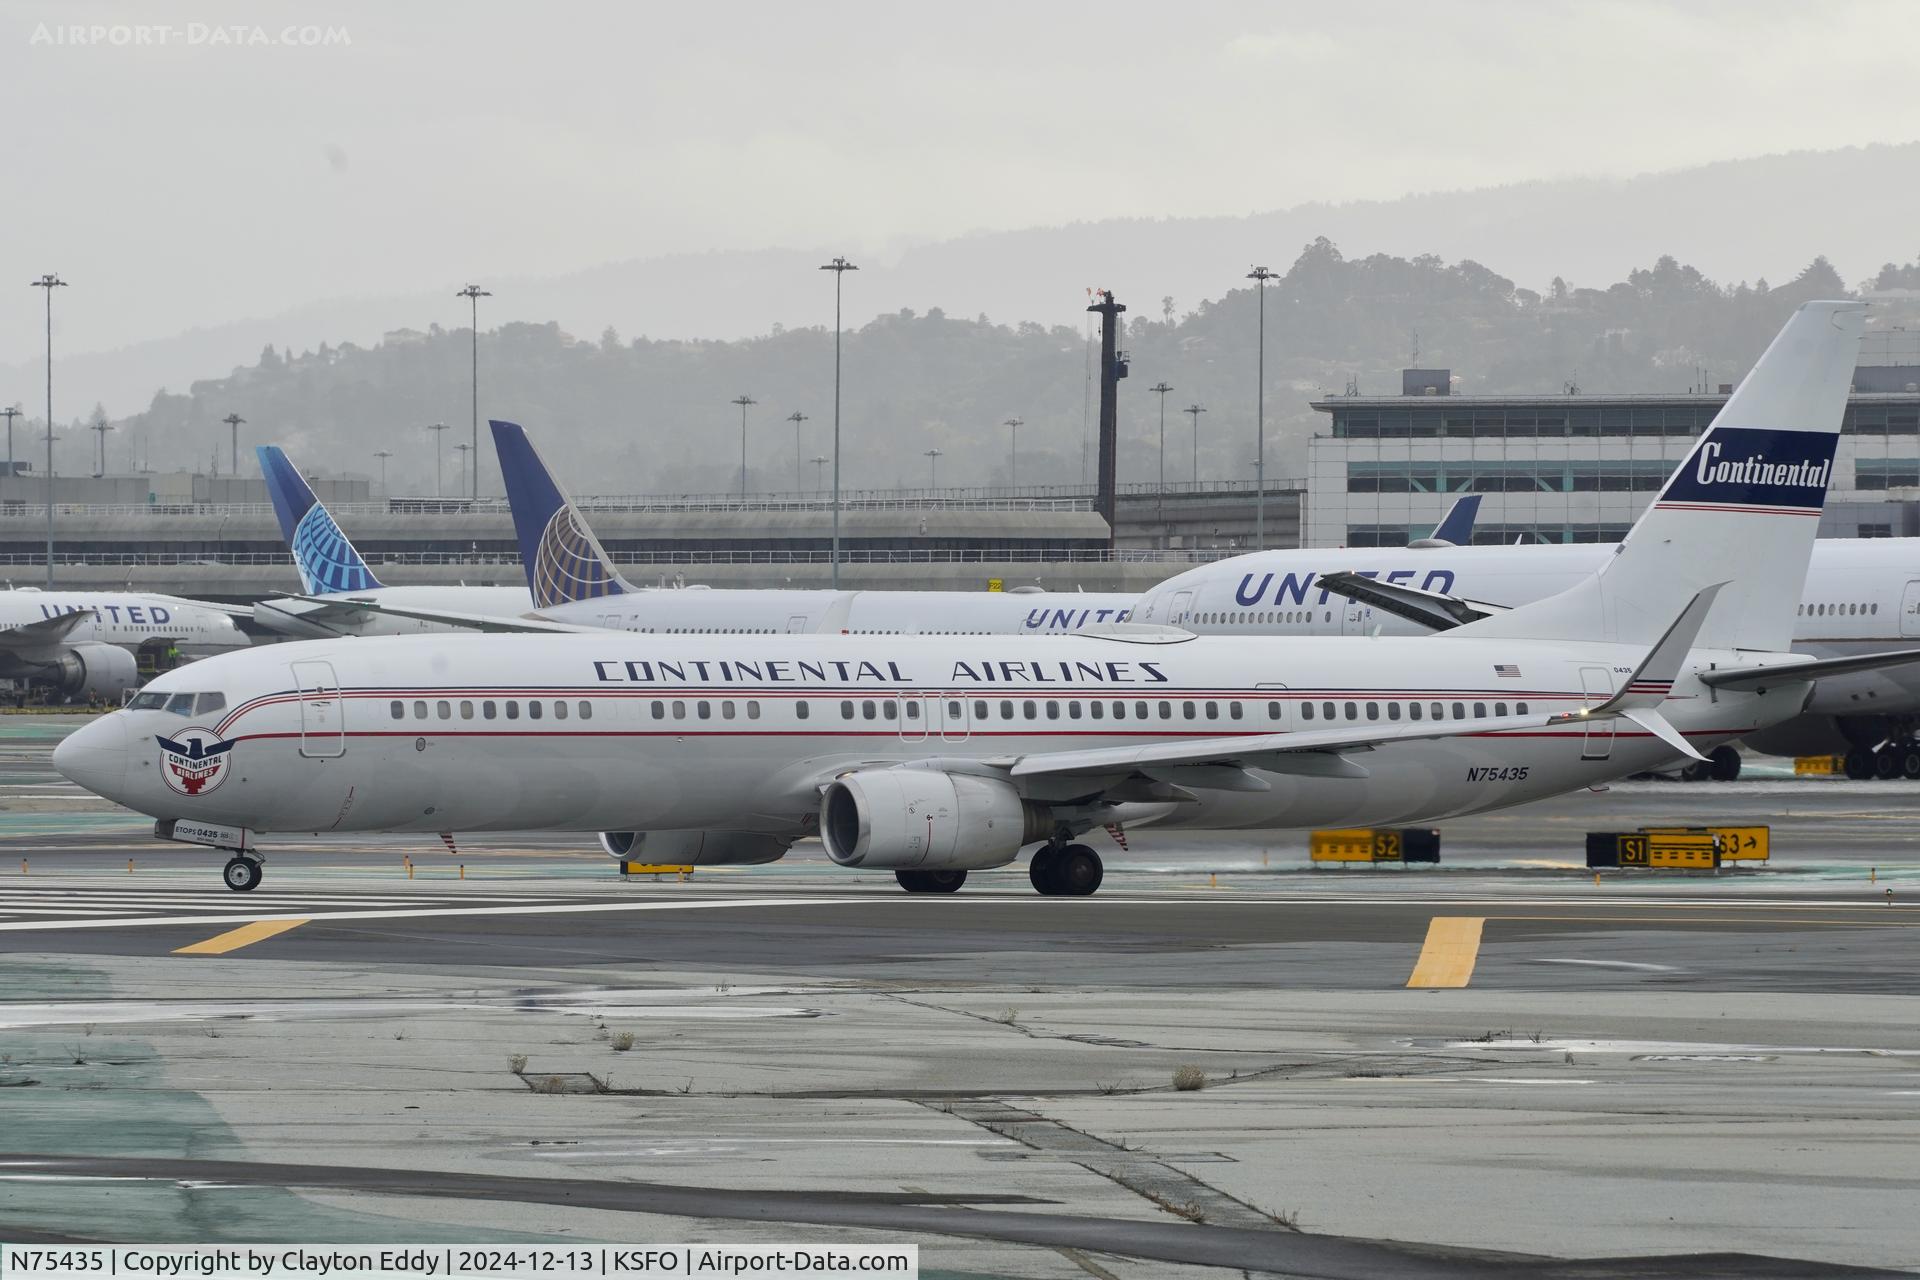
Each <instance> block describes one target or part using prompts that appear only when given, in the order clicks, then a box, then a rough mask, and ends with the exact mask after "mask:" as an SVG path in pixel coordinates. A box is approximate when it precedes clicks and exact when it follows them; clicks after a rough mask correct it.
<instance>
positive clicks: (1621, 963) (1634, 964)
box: [1528, 957, 1677, 973]
mask: <svg viewBox="0 0 1920 1280" xmlns="http://www.w3.org/2000/svg"><path fill="white" fill-rule="evenodd" d="M1528 963H1530V964H1577V965H1583V966H1585V967H1587V968H1590V969H1643V970H1646V971H1647V972H1649V973H1674V972H1677V970H1676V968H1675V967H1674V966H1673V965H1670V964H1644V963H1642V962H1640V961H1638V960H1560V959H1548V958H1545V957H1541V958H1538V959H1534V960H1531V961H1529V962H1528Z"/></svg>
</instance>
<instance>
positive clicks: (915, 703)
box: [900, 698, 920, 720]
mask: <svg viewBox="0 0 1920 1280" xmlns="http://www.w3.org/2000/svg"><path fill="white" fill-rule="evenodd" d="M900 709H901V710H902V711H905V712H906V713H907V719H909V720H918V719H919V718H920V700H919V699H918V698H909V699H908V700H907V701H906V702H905V703H904V704H902V706H901V708H900Z"/></svg>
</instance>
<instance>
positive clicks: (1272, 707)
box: [1267, 702, 1313, 720]
mask: <svg viewBox="0 0 1920 1280" xmlns="http://www.w3.org/2000/svg"><path fill="white" fill-rule="evenodd" d="M1279 718H1280V704H1279V703H1277V702H1269V703H1268V704H1267V719H1269V720H1278V719H1279ZM1300 718H1301V719H1302V720H1311V719H1313V704H1312V703H1311V702H1303V703H1301V704H1300Z"/></svg>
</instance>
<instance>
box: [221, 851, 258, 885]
mask: <svg viewBox="0 0 1920 1280" xmlns="http://www.w3.org/2000/svg"><path fill="white" fill-rule="evenodd" d="M265 866H266V864H265V863H264V862H262V861H261V860H260V859H259V858H255V857H251V856H249V855H247V854H244V853H236V854H234V855H233V857H231V858H229V859H227V865H226V869H225V870H224V871H222V872H221V873H220V875H221V879H223V880H225V881H226V882H227V888H229V889H231V890H233V891H234V892H235V893H247V892H249V891H250V890H252V889H253V888H254V887H255V886H256V885H258V884H259V883H260V875H261V872H262V871H263V870H264V869H265Z"/></svg>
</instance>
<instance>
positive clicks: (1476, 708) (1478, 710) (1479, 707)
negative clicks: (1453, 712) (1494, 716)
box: [1473, 702, 1487, 716]
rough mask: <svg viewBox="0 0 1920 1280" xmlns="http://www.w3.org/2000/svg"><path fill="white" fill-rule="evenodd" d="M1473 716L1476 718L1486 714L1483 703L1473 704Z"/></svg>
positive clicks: (1485, 707)
mask: <svg viewBox="0 0 1920 1280" xmlns="http://www.w3.org/2000/svg"><path fill="white" fill-rule="evenodd" d="M1473 714H1474V715H1476V716H1484V715H1485V714H1487V704H1486V703H1484V702H1476V703H1474V704H1473Z"/></svg>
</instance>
